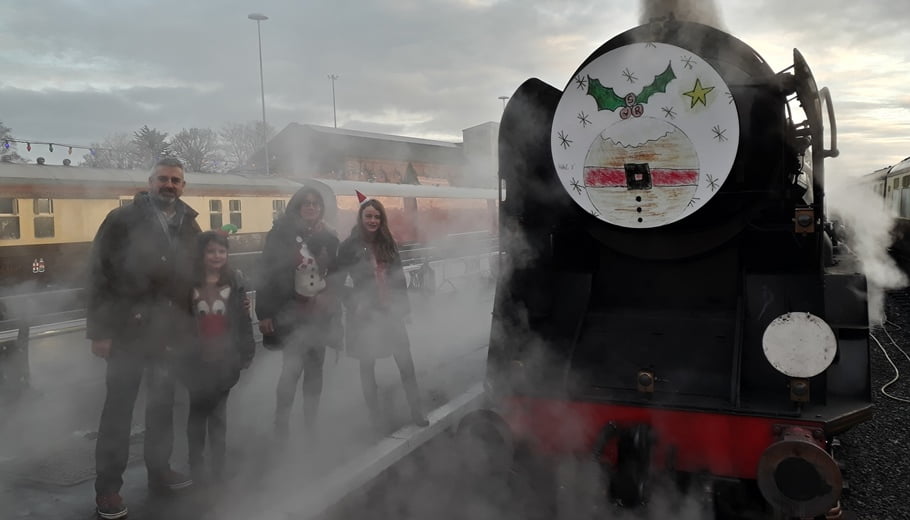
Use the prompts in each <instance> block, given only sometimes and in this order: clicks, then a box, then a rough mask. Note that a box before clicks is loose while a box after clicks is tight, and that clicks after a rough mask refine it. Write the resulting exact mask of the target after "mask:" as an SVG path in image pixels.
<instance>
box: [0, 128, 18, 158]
mask: <svg viewBox="0 0 910 520" xmlns="http://www.w3.org/2000/svg"><path fill="white" fill-rule="evenodd" d="M12 138H13V129H12V128H10V127H8V126H6V125H4V124H3V121H0V162H21V161H22V160H23V159H22V157H20V156H19V154H18V153H16V143H13V142H11V141H4V139H12ZM7 144H8V145H9V148H7Z"/></svg>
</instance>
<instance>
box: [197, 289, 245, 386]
mask: <svg viewBox="0 0 910 520" xmlns="http://www.w3.org/2000/svg"><path fill="white" fill-rule="evenodd" d="M230 285H231V295H230V296H228V301H227V305H226V309H225V316H226V317H227V323H228V334H229V337H230V340H229V341H230V343H229V345H228V349H227V355H226V356H225V359H224V362H222V363H205V362H203V361H202V360H201V359H200V352H199V347H198V345H199V341H198V333H197V336H196V337H197V341H196V342H195V345H196V348H195V349H191V350H190V352H189V353H188V356H187V358H186V363H185V368H186V369H185V371H184V374H183V375H184V379H185V383H186V386H187V388H188V389H189V390H190V391H191V392H194V393H197V392H205V393H218V392H221V391H227V390H229V389H231V388H232V387H233V386H234V385H236V384H237V381H238V380H239V379H240V371H241V370H242V369H243V367H245V366H249V364H250V362H251V361H252V360H253V355H254V354H255V352H256V340H255V339H253V325H252V321H251V320H250V313H249V311H247V310H246V309H245V308H244V306H245V304H244V298H245V296H246V289H245V288H244V286H243V281H242V280H241V279H240V277H239V275H236V276H234V277H232V280H231V284H230ZM189 300H190V301H189V303H188V305H189V306H190V307H192V295H189Z"/></svg>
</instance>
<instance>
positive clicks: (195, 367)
mask: <svg viewBox="0 0 910 520" xmlns="http://www.w3.org/2000/svg"><path fill="white" fill-rule="evenodd" d="M227 252H228V239H227V234H226V233H225V232H221V231H218V232H216V231H206V232H205V233H202V234H200V235H199V241H198V249H197V253H198V256H197V260H196V262H197V265H196V279H195V283H194V286H193V290H192V309H193V315H194V316H195V318H196V325H197V333H198V336H197V340H198V341H197V345H196V348H195V349H193V350H192V352H191V354H190V355H189V359H188V360H187V366H186V371H185V376H186V377H185V378H186V386H187V389H188V390H189V394H190V414H189V419H188V421H187V441H188V447H189V462H190V470H191V473H192V476H193V478H194V480H195V479H199V480H196V481H197V482H199V481H200V480H202V481H204V480H205V467H204V458H203V452H204V450H205V438H206V431H208V438H209V450H210V453H211V457H212V461H211V462H212V465H211V470H212V471H211V473H212V476H213V477H215V479H221V478H223V476H224V455H225V436H226V434H227V410H226V408H227V398H228V393H230V391H231V388H232V387H233V386H234V385H235V384H237V381H238V379H239V378H240V370H241V369H244V368H247V367H249V366H250V363H251V362H252V360H253V354H254V351H255V350H254V349H255V346H256V343H255V341H254V339H253V330H252V325H251V322H250V315H249V312H248V310H247V309H246V305H245V302H244V298H245V291H244V288H243V287H242V286H241V284H240V280H239V279H238V277H237V275H235V273H234V272H233V271H232V270H231V269H230V267H228V257H227Z"/></svg>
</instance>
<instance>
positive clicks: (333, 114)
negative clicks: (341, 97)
mask: <svg viewBox="0 0 910 520" xmlns="http://www.w3.org/2000/svg"><path fill="white" fill-rule="evenodd" d="M338 77H339V76H338V74H329V79H330V80H332V120H333V121H334V122H335V128H338V116H337V115H336V113H335V80H336V79H338Z"/></svg>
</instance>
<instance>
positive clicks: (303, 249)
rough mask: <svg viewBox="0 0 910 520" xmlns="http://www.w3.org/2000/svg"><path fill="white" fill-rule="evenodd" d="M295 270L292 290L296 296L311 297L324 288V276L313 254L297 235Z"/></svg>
mask: <svg viewBox="0 0 910 520" xmlns="http://www.w3.org/2000/svg"><path fill="white" fill-rule="evenodd" d="M297 245H298V246H299V247H298V249H297V270H296V271H294V291H295V292H296V293H297V295H298V296H303V297H305V298H312V297H314V296H316V295H317V294H319V292H320V291H322V290H323V289H325V278H323V277H322V274H321V273H320V272H319V266H318V264H317V263H316V258H315V256H314V255H313V254H312V253H311V252H310V248H309V247H307V244H306V242H305V241H304V240H303V239H302V238H300V237H297Z"/></svg>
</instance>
